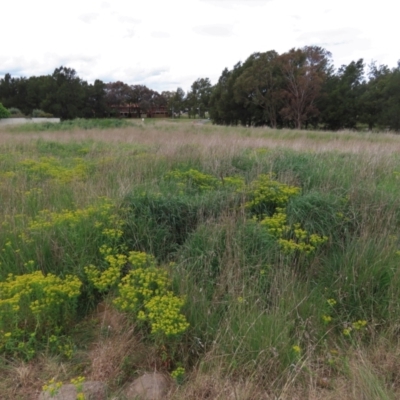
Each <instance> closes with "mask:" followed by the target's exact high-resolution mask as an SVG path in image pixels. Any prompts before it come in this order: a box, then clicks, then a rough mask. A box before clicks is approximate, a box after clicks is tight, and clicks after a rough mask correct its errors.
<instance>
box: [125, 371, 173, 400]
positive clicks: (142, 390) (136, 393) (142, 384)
mask: <svg viewBox="0 0 400 400" xmlns="http://www.w3.org/2000/svg"><path fill="white" fill-rule="evenodd" d="M169 386H170V382H169V380H168V379H167V378H166V377H165V376H164V375H162V374H160V373H158V372H154V373H146V374H144V375H142V376H141V377H139V378H137V379H135V380H134V381H133V382H132V383H131V384H130V385H129V386H128V388H127V389H126V391H125V396H126V398H127V399H128V400H162V399H164V398H165V396H166V394H167V392H168V389H169Z"/></svg>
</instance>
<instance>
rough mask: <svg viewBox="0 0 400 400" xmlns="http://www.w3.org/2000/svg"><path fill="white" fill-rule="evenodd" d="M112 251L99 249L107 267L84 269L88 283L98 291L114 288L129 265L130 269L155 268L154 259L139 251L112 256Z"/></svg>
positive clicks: (103, 247)
mask: <svg viewBox="0 0 400 400" xmlns="http://www.w3.org/2000/svg"><path fill="white" fill-rule="evenodd" d="M113 252H114V249H113V248H111V247H107V246H105V245H103V246H102V247H100V253H101V254H102V255H103V256H104V260H105V261H106V262H107V264H108V267H107V268H106V269H105V270H104V271H101V270H99V268H97V267H96V266H94V265H92V264H91V265H89V266H87V267H85V268H84V271H85V273H86V276H87V277H88V280H89V282H90V283H91V284H92V285H93V286H94V287H95V288H96V289H98V290H100V291H106V290H109V289H111V288H113V287H115V286H116V285H117V284H118V283H119V282H120V280H121V274H122V269H123V268H124V267H125V266H126V265H127V263H129V264H130V266H131V267H132V268H146V267H148V266H155V265H156V263H155V259H154V257H153V256H150V255H148V254H146V253H143V252H140V251H131V252H129V255H128V256H126V255H125V254H113Z"/></svg>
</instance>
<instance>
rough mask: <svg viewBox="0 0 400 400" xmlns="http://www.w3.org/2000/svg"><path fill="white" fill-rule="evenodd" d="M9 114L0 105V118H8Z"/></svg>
mask: <svg viewBox="0 0 400 400" xmlns="http://www.w3.org/2000/svg"><path fill="white" fill-rule="evenodd" d="M10 115H11V113H10V111H8V110H7V108H5V107H4V106H3V104H1V103H0V118H8V117H10Z"/></svg>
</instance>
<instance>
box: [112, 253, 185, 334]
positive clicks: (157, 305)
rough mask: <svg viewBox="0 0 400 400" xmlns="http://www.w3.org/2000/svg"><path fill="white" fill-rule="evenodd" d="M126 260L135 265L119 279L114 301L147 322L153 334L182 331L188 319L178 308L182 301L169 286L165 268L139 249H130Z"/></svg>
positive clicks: (120, 307)
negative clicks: (137, 250) (135, 250)
mask: <svg viewBox="0 0 400 400" xmlns="http://www.w3.org/2000/svg"><path fill="white" fill-rule="evenodd" d="M128 262H129V263H130V264H131V266H132V268H134V269H132V270H131V271H130V272H129V273H128V274H127V275H126V276H125V277H123V278H122V279H121V283H120V284H119V285H118V292H119V295H118V297H116V298H115V299H114V305H115V306H116V307H117V308H118V309H120V310H121V311H126V312H130V313H133V314H134V315H135V316H136V317H137V319H138V320H139V321H141V322H148V323H149V325H150V327H151V333H152V334H153V335H159V334H161V335H165V336H166V337H174V336H178V335H180V334H181V333H183V332H185V331H186V329H187V328H188V327H189V323H188V322H187V321H186V318H185V316H184V315H183V314H181V312H180V309H181V308H182V306H183V305H184V303H185V301H184V299H182V298H179V297H177V296H175V295H174V293H173V292H171V291H170V290H169V287H170V285H171V283H170V280H169V278H168V276H167V271H165V270H163V269H161V268H158V267H157V266H156V262H155V259H154V257H152V256H150V255H148V254H146V253H142V252H130V253H129V256H128Z"/></svg>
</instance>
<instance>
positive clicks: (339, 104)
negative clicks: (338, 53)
mask: <svg viewBox="0 0 400 400" xmlns="http://www.w3.org/2000/svg"><path fill="white" fill-rule="evenodd" d="M364 90H365V82H364V61H363V60H362V59H360V60H358V61H357V62H354V61H352V62H351V63H350V64H349V65H347V66H346V65H343V66H342V67H340V68H339V70H338V72H337V73H336V74H330V75H329V76H328V78H327V80H326V82H325V85H324V87H323V94H324V95H323V97H321V100H320V101H319V103H318V105H319V107H320V109H321V119H320V120H321V122H322V123H323V124H324V125H325V128H327V129H331V130H337V129H344V128H346V129H356V127H357V123H358V122H359V121H360V119H361V114H362V106H361V101H360V99H361V95H362V93H363V91H364Z"/></svg>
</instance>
